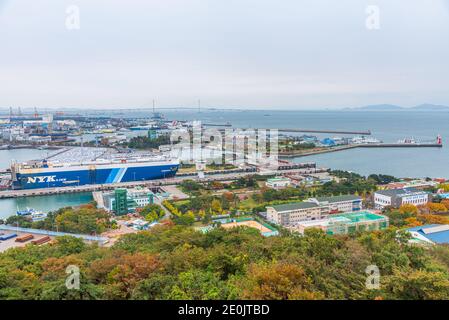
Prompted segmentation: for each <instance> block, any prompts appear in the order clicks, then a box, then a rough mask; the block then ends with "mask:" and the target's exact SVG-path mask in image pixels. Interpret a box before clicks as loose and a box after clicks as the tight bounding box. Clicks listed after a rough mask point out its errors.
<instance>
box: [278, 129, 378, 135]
mask: <svg viewBox="0 0 449 320" xmlns="http://www.w3.org/2000/svg"><path fill="white" fill-rule="evenodd" d="M278 131H279V132H304V133H336V134H357V135H361V136H369V135H371V131H370V130H366V131H363V130H362V131H345V130H320V129H278Z"/></svg>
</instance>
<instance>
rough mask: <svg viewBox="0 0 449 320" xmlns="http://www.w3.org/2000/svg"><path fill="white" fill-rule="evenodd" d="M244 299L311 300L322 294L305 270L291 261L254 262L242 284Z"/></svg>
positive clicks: (320, 296) (318, 297)
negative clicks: (290, 262)
mask: <svg viewBox="0 0 449 320" xmlns="http://www.w3.org/2000/svg"><path fill="white" fill-rule="evenodd" d="M241 286H242V293H241V297H242V298H243V299H254V300H286V299H294V300H311V299H320V298H322V294H320V292H318V291H316V290H315V289H314V288H313V285H312V282H311V280H310V278H309V277H308V276H307V275H306V274H305V272H304V270H303V269H302V268H301V267H300V266H298V265H294V264H289V263H279V262H274V263H269V264H263V263H262V264H254V265H251V266H250V267H249V270H248V272H247V278H246V279H245V281H244V282H243V283H242V284H241Z"/></svg>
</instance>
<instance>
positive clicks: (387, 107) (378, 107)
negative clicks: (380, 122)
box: [343, 103, 449, 111]
mask: <svg viewBox="0 0 449 320" xmlns="http://www.w3.org/2000/svg"><path fill="white" fill-rule="evenodd" d="M343 110H351V111H449V106H443V105H436V104H429V103H426V104H420V105H417V106H414V107H402V106H398V105H394V104H375V105H368V106H363V107H355V108H344V109H343Z"/></svg>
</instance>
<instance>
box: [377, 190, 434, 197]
mask: <svg viewBox="0 0 449 320" xmlns="http://www.w3.org/2000/svg"><path fill="white" fill-rule="evenodd" d="M376 193H378V194H381V195H384V196H389V197H403V196H412V195H420V194H427V193H428V192H425V191H420V190H416V189H414V188H406V189H388V190H379V191H376Z"/></svg>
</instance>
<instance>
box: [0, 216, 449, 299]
mask: <svg viewBox="0 0 449 320" xmlns="http://www.w3.org/2000/svg"><path fill="white" fill-rule="evenodd" d="M407 240H408V236H407V235H406V234H405V233H402V232H398V231H397V229H395V228H394V227H392V228H389V229H388V230H385V231H381V232H380V231H379V232H371V233H363V234H354V235H347V236H329V235H326V234H324V233H323V232H321V231H319V230H313V229H312V230H310V231H308V232H307V233H306V235H305V236H298V235H294V234H290V233H287V232H285V231H283V232H282V234H281V235H280V236H278V237H269V238H264V237H262V236H261V235H260V234H259V232H258V231H257V230H255V229H251V228H246V227H239V228H235V229H231V230H224V229H223V228H216V229H214V230H212V231H210V232H208V233H205V234H203V233H201V232H198V231H195V230H194V229H193V228H189V227H186V226H180V225H173V224H170V225H163V226H157V227H154V228H153V229H151V230H150V231H143V232H139V233H137V234H129V235H126V236H124V237H122V238H121V239H120V240H119V241H118V242H117V243H115V244H114V245H113V246H112V247H99V246H98V245H89V244H86V243H83V242H82V241H81V240H79V239H76V238H72V237H61V238H58V239H57V241H56V242H55V243H52V244H50V245H44V246H34V245H28V246H26V247H25V248H14V249H10V250H8V251H6V252H4V253H2V254H0V299H448V298H449V248H448V247H447V246H435V247H432V248H422V247H417V246H411V245H409V244H407ZM370 265H375V266H377V267H378V268H379V271H380V287H379V288H377V289H369V288H368V287H367V286H366V281H367V277H368V275H367V273H366V270H367V267H368V266H370ZM68 266H76V267H78V268H79V270H80V287H79V289H68V288H67V287H66V285H65V281H66V278H67V274H66V268H67V267H68Z"/></svg>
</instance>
